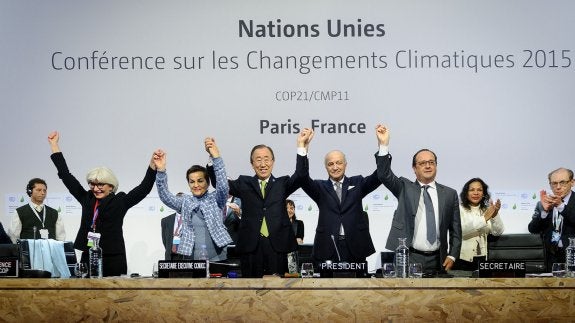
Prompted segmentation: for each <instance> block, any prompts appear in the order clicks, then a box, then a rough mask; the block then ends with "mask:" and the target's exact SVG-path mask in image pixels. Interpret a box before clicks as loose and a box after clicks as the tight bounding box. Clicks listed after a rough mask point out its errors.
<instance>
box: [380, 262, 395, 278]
mask: <svg viewBox="0 0 575 323" xmlns="http://www.w3.org/2000/svg"><path fill="white" fill-rule="evenodd" d="M381 270H382V271H383V278H394V277H395V265H394V264H393V263H391V262H386V263H384V264H383V267H381Z"/></svg>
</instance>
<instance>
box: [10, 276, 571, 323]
mask: <svg viewBox="0 0 575 323" xmlns="http://www.w3.org/2000/svg"><path fill="white" fill-rule="evenodd" d="M574 303H575V278H491V279H486V278H480V279H476V278H452V279H446V278H438V279H381V278H377V279H376V278H371V279H369V278H367V279H344V278H340V279H300V278H297V279H296V278H293V279H282V278H274V277H270V278H263V279H226V278H222V279H218V278H215V279H151V278H139V279H130V278H104V279H15V278H14V279H12V278H11V279H0V304H1V305H0V320H2V321H11V322H12V321H13V322H80V321H89V322H98V321H106V322H130V321H132V322H178V321H203V322H206V321H215V322H221V321H228V322H232V321H234V322H247V321H250V322H252V321H261V322H269V321H274V322H275V321H301V322H310V321H311V322H318V321H323V322H328V321H334V322H354V321H355V322H412V321H425V322H432V321H433V322H437V321H447V322H473V321H475V322H501V321H509V322H533V321H537V322H541V321H543V322H544V321H550V320H552V321H554V322H557V321H573V320H575V304H574Z"/></svg>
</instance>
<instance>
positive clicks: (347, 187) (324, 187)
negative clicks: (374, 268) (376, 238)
mask: <svg viewBox="0 0 575 323" xmlns="http://www.w3.org/2000/svg"><path fill="white" fill-rule="evenodd" d="M378 158H382V157H379V156H376V159H378ZM379 185H381V182H380V181H379V179H378V178H377V173H376V172H373V174H371V175H369V176H367V177H363V176H352V177H347V176H346V177H344V180H343V185H342V188H341V190H342V194H341V204H340V202H339V199H338V198H337V195H336V193H335V190H334V188H333V184H332V182H331V180H329V179H327V180H312V179H311V178H310V177H309V176H307V178H306V179H305V180H304V181H303V182H302V188H303V190H304V191H305V192H306V193H307V195H309V197H311V198H312V199H313V200H314V202H315V203H316V204H317V206H318V208H319V217H318V220H317V228H316V230H315V238H314V243H313V256H314V258H315V259H316V260H317V261H325V260H328V259H332V258H333V256H334V255H335V254H336V251H335V247H334V242H333V240H332V238H331V236H332V235H333V236H334V237H335V238H337V236H338V235H339V230H340V225H343V229H344V231H345V237H346V238H345V239H346V242H347V246H348V249H349V251H350V252H351V253H352V255H353V256H354V257H355V258H358V259H365V258H366V257H368V256H369V255H371V254H373V253H374V252H375V247H374V246H373V241H372V240H371V235H370V234H369V225H368V223H367V219H366V217H365V215H364V213H363V204H362V200H363V198H364V197H365V196H366V195H367V194H369V193H371V192H373V191H374V190H375V189H376V188H377V187H378V186H379Z"/></svg>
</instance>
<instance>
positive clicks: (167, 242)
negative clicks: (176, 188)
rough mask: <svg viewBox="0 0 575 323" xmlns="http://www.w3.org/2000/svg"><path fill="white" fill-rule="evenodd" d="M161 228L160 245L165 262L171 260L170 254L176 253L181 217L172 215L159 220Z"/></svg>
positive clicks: (175, 214)
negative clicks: (163, 252)
mask: <svg viewBox="0 0 575 323" xmlns="http://www.w3.org/2000/svg"><path fill="white" fill-rule="evenodd" d="M183 194H184V193H182V192H179V193H178V194H176V196H181V195H183ZM161 226H162V243H163V244H164V249H165V254H164V259H165V260H172V253H176V251H177V248H178V245H179V243H180V228H181V226H182V216H181V215H180V214H177V213H172V214H170V215H168V216H165V217H163V218H162V220H161Z"/></svg>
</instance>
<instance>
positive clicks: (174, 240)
mask: <svg viewBox="0 0 575 323" xmlns="http://www.w3.org/2000/svg"><path fill="white" fill-rule="evenodd" d="M179 245H180V237H179V236H174V239H173V240H172V246H174V247H176V251H177V250H178V246H179Z"/></svg>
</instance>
